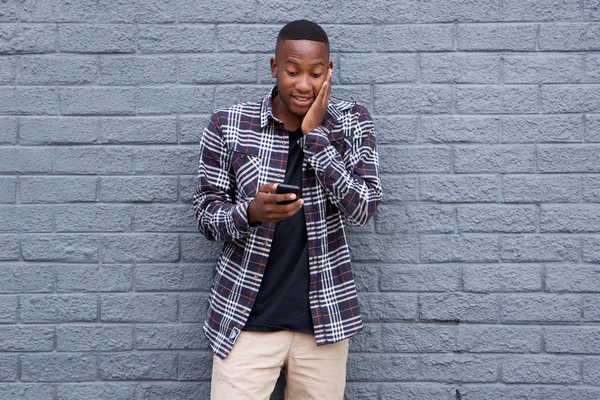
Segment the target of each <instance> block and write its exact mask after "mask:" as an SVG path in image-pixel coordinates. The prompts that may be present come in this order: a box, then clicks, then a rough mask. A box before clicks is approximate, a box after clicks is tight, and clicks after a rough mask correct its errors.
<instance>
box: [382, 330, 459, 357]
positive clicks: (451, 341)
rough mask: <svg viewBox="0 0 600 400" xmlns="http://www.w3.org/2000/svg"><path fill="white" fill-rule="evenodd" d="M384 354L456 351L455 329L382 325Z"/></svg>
mask: <svg viewBox="0 0 600 400" xmlns="http://www.w3.org/2000/svg"><path fill="white" fill-rule="evenodd" d="M381 334H382V341H383V351H384V352H394V353H396V352H398V353H444V352H451V351H456V349H457V348H456V327H454V326H448V325H438V324H423V323H419V324H413V323H403V324H384V325H383V326H382V332H381Z"/></svg>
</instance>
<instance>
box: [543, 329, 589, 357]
mask: <svg viewBox="0 0 600 400" xmlns="http://www.w3.org/2000/svg"><path fill="white" fill-rule="evenodd" d="M544 344H545V345H544V347H545V350H546V352H547V353H558V354H598V348H599V345H600V330H598V329H597V328H592V327H577V328H563V327H560V328H558V327H557V328H546V329H544Z"/></svg>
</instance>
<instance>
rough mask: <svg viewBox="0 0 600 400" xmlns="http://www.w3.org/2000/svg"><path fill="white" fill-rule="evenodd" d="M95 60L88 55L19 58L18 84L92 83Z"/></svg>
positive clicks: (95, 69) (94, 75) (94, 78)
mask: <svg viewBox="0 0 600 400" xmlns="http://www.w3.org/2000/svg"><path fill="white" fill-rule="evenodd" d="M97 64H98V63H97V60H96V59H95V58H90V57H80V56H68V55H60V56H58V55H50V56H30V57H23V58H21V63H20V66H19V79H18V81H19V84H22V85H81V84H88V83H94V82H95V80H96V76H97V75H98V66H97Z"/></svg>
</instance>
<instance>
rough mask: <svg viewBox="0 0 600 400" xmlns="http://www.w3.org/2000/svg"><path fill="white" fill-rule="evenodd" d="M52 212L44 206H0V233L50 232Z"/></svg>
mask: <svg viewBox="0 0 600 400" xmlns="http://www.w3.org/2000/svg"><path fill="white" fill-rule="evenodd" d="M52 230H53V217H52V210H51V209H50V208H48V207H44V206H20V205H8V206H0V232H18V231H21V232H50V231H52Z"/></svg>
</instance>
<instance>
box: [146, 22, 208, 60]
mask: <svg viewBox="0 0 600 400" xmlns="http://www.w3.org/2000/svg"><path fill="white" fill-rule="evenodd" d="M137 44H138V51H140V52H142V53H167V52H175V53H189V52H212V51H214V50H216V34H215V29H214V27H213V26H211V25H197V26H193V25H188V26H178V25H141V26H140V27H139V34H138V43H137Z"/></svg>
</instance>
